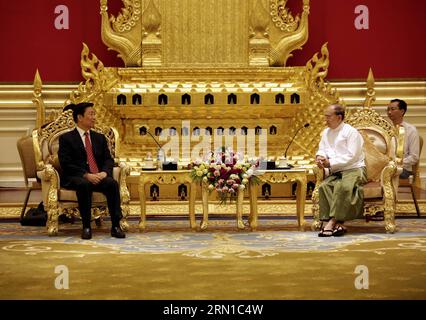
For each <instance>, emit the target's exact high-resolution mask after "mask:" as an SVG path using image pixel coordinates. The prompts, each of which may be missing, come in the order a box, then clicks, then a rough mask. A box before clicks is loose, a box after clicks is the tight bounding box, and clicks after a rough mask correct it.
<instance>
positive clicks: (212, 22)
mask: <svg viewBox="0 0 426 320" xmlns="http://www.w3.org/2000/svg"><path fill="white" fill-rule="evenodd" d="M159 7H160V11H161V12H162V16H163V25H162V37H163V42H164V46H165V47H164V51H163V52H164V66H167V67H189V66H190V67H197V66H208V67H233V68H235V67H239V66H247V55H248V12H249V7H250V1H247V0H231V1H230V0H174V1H169V0H161V1H160V4H159Z"/></svg>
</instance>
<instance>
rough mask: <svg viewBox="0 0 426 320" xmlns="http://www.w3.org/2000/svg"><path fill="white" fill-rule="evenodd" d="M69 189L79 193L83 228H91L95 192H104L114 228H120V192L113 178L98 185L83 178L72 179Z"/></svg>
mask: <svg viewBox="0 0 426 320" xmlns="http://www.w3.org/2000/svg"><path fill="white" fill-rule="evenodd" d="M66 188H67V189H71V190H75V191H76V193H77V200H78V208H79V210H80V215H81V219H82V221H83V228H90V217H91V215H90V212H91V208H92V194H93V192H94V191H96V192H102V193H103V194H104V195H105V197H106V198H107V202H108V211H109V214H110V216H111V222H112V226H113V227H118V226H119V222H120V219H121V218H122V215H121V207H120V191H119V187H118V183H117V181H115V180H114V179H113V178H111V177H106V178H105V179H103V180H102V181H101V182H99V183H98V184H97V185H94V184H92V183H90V182H89V180H87V179H85V178H81V177H72V178H71V179H70V181H69V184H67V186H66Z"/></svg>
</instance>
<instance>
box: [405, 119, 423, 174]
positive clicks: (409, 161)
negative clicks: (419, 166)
mask: <svg viewBox="0 0 426 320" xmlns="http://www.w3.org/2000/svg"><path fill="white" fill-rule="evenodd" d="M401 125H402V126H403V127H404V129H405V138H404V160H403V165H402V167H403V168H404V169H405V170H408V171H413V165H415V164H416V163H417V162H418V161H419V153H420V143H419V134H418V133H417V129H416V127H415V126H413V125H412V124H409V123H407V122H402V123H401Z"/></svg>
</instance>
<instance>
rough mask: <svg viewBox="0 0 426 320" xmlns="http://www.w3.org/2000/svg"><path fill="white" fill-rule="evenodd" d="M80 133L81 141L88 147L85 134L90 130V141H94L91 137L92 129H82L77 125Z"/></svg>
mask: <svg viewBox="0 0 426 320" xmlns="http://www.w3.org/2000/svg"><path fill="white" fill-rule="evenodd" d="M76 128H77V131H78V133H79V134H80V138H81V141H83V145H84V147H85V148H86V136H85V135H84V134H85V133H86V132H89V140H90V143H92V140H91V139H90V130H89V131H84V130H83V129H81V128H80V127H78V126H76Z"/></svg>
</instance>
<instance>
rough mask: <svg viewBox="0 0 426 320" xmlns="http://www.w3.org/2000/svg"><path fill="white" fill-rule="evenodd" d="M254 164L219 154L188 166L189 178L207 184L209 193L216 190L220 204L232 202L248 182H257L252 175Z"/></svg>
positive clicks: (255, 165)
mask: <svg viewBox="0 0 426 320" xmlns="http://www.w3.org/2000/svg"><path fill="white" fill-rule="evenodd" d="M257 166H258V162H257V163H256V164H252V163H249V162H247V161H244V160H241V159H239V157H238V155H235V154H234V153H232V152H229V151H228V152H224V151H222V152H220V153H219V154H218V156H217V157H216V158H211V159H210V160H208V161H204V162H201V161H199V162H195V163H192V164H191V165H190V169H191V177H192V179H193V180H195V181H200V182H203V183H207V184H208V190H209V192H212V191H213V190H216V191H217V193H218V196H219V199H220V203H226V202H227V200H229V201H230V202H232V201H233V200H234V199H235V198H236V197H237V193H238V191H244V189H246V188H247V186H248V183H249V182H250V181H255V182H257V180H258V178H257V177H256V176H255V175H254V174H255V171H256V168H257Z"/></svg>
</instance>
